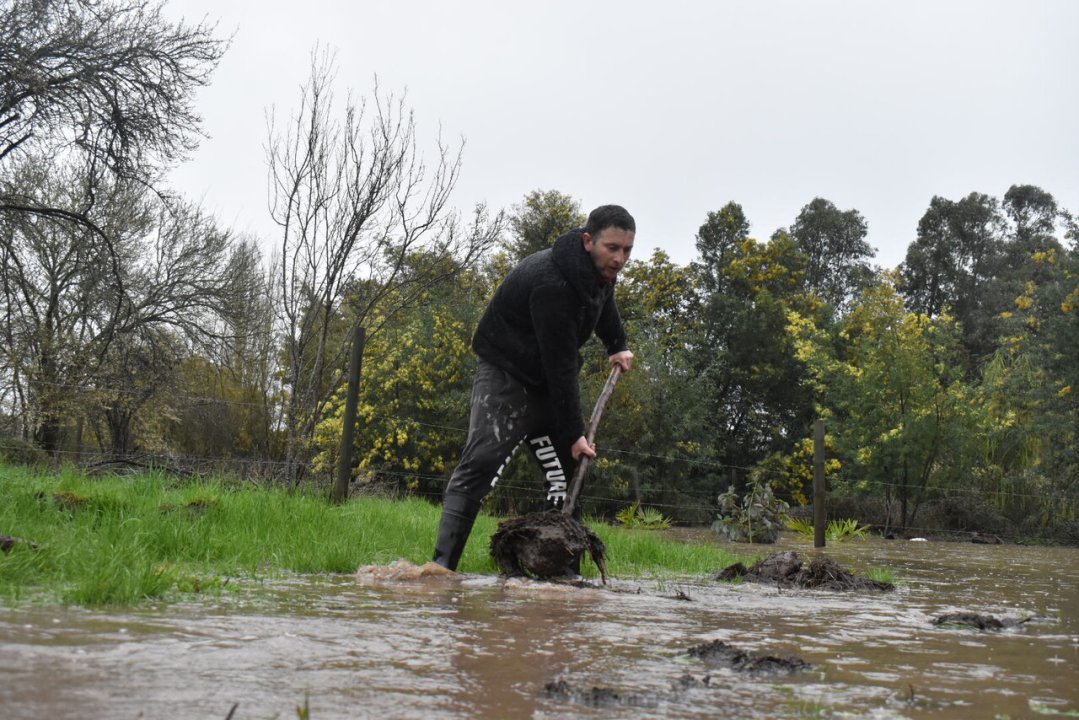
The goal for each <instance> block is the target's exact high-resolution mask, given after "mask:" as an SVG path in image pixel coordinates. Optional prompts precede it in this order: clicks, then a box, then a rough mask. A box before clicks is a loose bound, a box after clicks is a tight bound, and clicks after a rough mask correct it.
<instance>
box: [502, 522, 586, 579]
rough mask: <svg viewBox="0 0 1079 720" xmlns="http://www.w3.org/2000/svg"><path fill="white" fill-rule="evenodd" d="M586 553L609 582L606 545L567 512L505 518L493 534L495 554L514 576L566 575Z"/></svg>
mask: <svg viewBox="0 0 1079 720" xmlns="http://www.w3.org/2000/svg"><path fill="white" fill-rule="evenodd" d="M586 552H587V553H588V554H589V555H591V557H592V561H593V562H594V563H596V567H598V568H599V572H600V576H601V577H602V578H603V584H604V585H606V584H607V548H606V546H604V544H603V541H602V540H600V539H599V536H598V535H596V534H595V533H594V532H592V530H590V529H589V528H588V526H587V525H585V524H584V523H582V522H580V521H579V520H574V519H573V518H572V517H570V516H568V515H566V514H564V513H561V512H550V511H548V512H536V513H529V514H528V515H522V516H521V517H517V518H513V519H511V520H505V521H503V522H502V523H501V524H500V525H499V526H498V530H496V531H495V534H494V535H492V536H491V557H493V558H494V559H495V562H496V563H497V564H498V568H499V570H501V571H502V573H503V574H504V575H509V576H511V577H512V576H520V575H526V576H530V577H534V578H541V579H549V578H559V577H564V576H565V575H566V572H567V568H569V567H570V566H571V565H572V564H573V563H575V562H577V561H578V560H579V559H580V558H581V556H583V555H584V554H585V553H586Z"/></svg>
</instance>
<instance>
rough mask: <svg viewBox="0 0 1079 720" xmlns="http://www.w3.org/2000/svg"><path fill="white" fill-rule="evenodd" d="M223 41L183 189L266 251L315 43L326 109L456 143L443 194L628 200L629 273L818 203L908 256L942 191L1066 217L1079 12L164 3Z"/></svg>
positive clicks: (265, 0)
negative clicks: (333, 77)
mask: <svg viewBox="0 0 1079 720" xmlns="http://www.w3.org/2000/svg"><path fill="white" fill-rule="evenodd" d="M167 11H168V12H169V13H170V14H172V15H173V16H175V17H177V18H179V17H185V18H186V19H188V20H189V21H198V20H201V19H203V18H206V19H208V20H209V21H211V22H216V23H218V27H219V33H220V34H222V35H232V36H233V41H232V45H231V47H230V49H229V51H228V52H227V54H226V55H225V57H224V59H223V60H222V62H221V64H220V66H219V68H218V70H217V73H216V74H215V76H214V80H213V83H212V85H211V86H210V87H208V88H206V89H204V90H203V91H202V92H201V93H200V95H199V99H198V105H199V108H200V111H201V113H202V115H203V118H204V121H205V130H206V131H207V132H208V133H209V135H210V136H211V137H210V139H208V140H206V141H204V142H203V144H202V145H201V147H200V149H199V150H198V152H197V154H196V155H195V157H194V158H193V159H192V161H190V162H189V163H187V164H186V165H184V166H183V167H182V168H179V169H178V170H177V171H176V172H175V173H174V175H173V182H174V184H175V185H176V186H177V187H178V189H180V190H181V191H183V192H184V193H185V194H187V195H188V196H190V197H192V198H195V199H201V200H202V201H203V203H204V205H205V206H206V207H207V208H208V209H210V210H212V211H213V212H215V213H216V214H217V215H218V217H219V219H220V220H221V221H222V222H224V223H226V224H229V225H231V226H233V227H234V228H235V229H237V230H239V231H245V232H250V233H255V234H258V235H259V236H261V237H262V238H263V239H264V240H265V241H267V243H268V245H267V247H269V243H271V242H272V240H273V239H274V238H273V236H274V226H273V225H272V223H271V222H270V220H269V216H268V212H267V210H266V185H267V183H266V163H265V151H264V148H263V146H264V143H265V140H266V115H267V112H268V111H269V110H270V109H271V108H276V112H277V113H278V115H285V116H287V115H288V114H289V113H291V112H292V111H293V110H294V109H295V107H296V105H297V104H298V100H299V87H300V85H301V83H303V82H304V80H305V79H306V76H307V74H308V72H309V69H310V58H311V51H312V49H313V48H314V47H315V45H316V43H321V44H322V45H323V46H325V47H328V48H330V49H332V50H334V51H335V52H336V53H337V61H338V66H339V69H338V78H337V80H338V83H337V86H336V87H337V89H338V92H339V95H341V96H343V95H344V94H345V92H346V91H348V90H351V91H352V92H354V93H355V94H357V95H367V96H369V95H370V93H371V90H372V87H373V81H374V78H375V76H376V75H377V77H378V79H379V83H380V85H381V87H382V89H383V90H386V91H396V92H400V91H402V90H407V99H408V104H409V105H410V106H411V107H412V108H413V109H414V110H415V115H416V120H417V124H418V136H419V139H420V140H421V141H423V142H424V143H425V144H427V145H428V146H430V144H431V143H432V141H433V140H434V138H435V137H436V135H437V133H438V132H439V128H440V127H441V131H442V133H443V135H444V136H445V137H447V138H450V139H455V138H460V137H463V138H464V139H465V142H466V145H465V150H464V165H463V171H462V175H461V178H460V181H459V183H458V185H457V192H456V194H455V203H456V205H457V207H459V208H460V209H462V210H464V211H467V210H468V209H470V208H471V207H472V205H473V204H475V203H476V202H480V201H483V202H486V203H487V204H488V205H489V206H490V207H491V208H494V209H499V208H506V209H509V208H510V207H511V206H512V205H514V204H515V203H519V202H520V201H521V199H522V198H523V197H524V195H525V194H526V193H528V192H529V191H531V190H535V189H543V190H548V189H555V190H559V191H561V192H563V193H567V194H569V195H571V196H573V197H574V198H576V199H578V200H580V201H581V203H582V208H583V209H584V211H585V212H587V211H588V210H589V209H591V208H592V207H594V206H596V205H600V204H603V203H609V202H614V203H619V204H622V205H625V206H626V207H627V208H628V209H629V210H630V212H632V213H633V214H634V216H635V217H636V219H637V250H636V252H635V255H636V257H637V258H638V259H641V258H647V257H648V255H650V254H651V251H652V249H653V248H656V247H662V248H664V249H665V250H666V251H667V252H668V253H669V254H670V255H671V257H672V258H673V260H674V261H675V262H678V263H680V264H685V263H688V262H689V261H691V260H693V259H694V257H695V256H696V248H695V245H694V243H695V236H696V233H697V229H698V228H699V227H700V225H701V224H702V223H703V222H704V220H705V217H706V215H707V213H708V212H709V211H713V210H718V209H719V208H721V207H722V206H723V205H725V204H726V203H727V202H729V201H732V200H733V201H736V202H738V203H740V204H741V205H742V207H743V208H744V210H745V213H746V216H747V218H748V219H749V222H750V223H751V232H752V234H753V235H754V236H755V237H757V238H759V239H762V240H763V239H767V238H768V237H769V236H770V235H771V234H772V232H773V231H774V230H775V229H776V228H778V227H785V226H788V225H790V224H791V222H792V221H793V220H794V218H795V217H796V216H797V214H798V212H799V210H800V209H801V208H802V207H803V206H804V205H806V204H807V203H809V202H810V201H811V200H813V198H815V197H823V198H826V199H828V200H830V201H832V202H833V203H835V204H836V205H837V206H838V207H839V208H841V209H843V210H848V209H856V210H858V211H859V212H861V213H862V215H863V216H864V217H865V218H866V220H867V222H868V224H869V236H868V241H869V243H870V244H871V245H872V246H873V247H875V248H876V249H877V251H878V253H877V257H876V262H877V263H879V264H881V265H883V266H885V267H892V266H894V265H896V264H898V263H899V262H900V261H902V259H903V255H904V253H905V251H906V247H907V245H908V244H909V243H910V241H911V240H913V239H914V236H915V231H916V228H917V224H918V220H919V218H920V217H921V216H922V214H923V213H924V212H925V209H926V208H927V207H928V205H929V201H930V199H931V198H932V197H933V196H934V195H941V196H943V197H946V198H950V199H958V198H960V197H963V196H965V195H967V194H968V193H970V192H974V191H977V192H983V193H987V194H989V195H992V196H994V197H997V198H1000V197H1002V196H1003V194H1004V192H1005V191H1006V190H1007V189H1008V187H1009V186H1011V185H1012V184H1017V183H1018V184H1033V185H1038V186H1040V187H1041V188H1043V189H1045V190H1047V191H1049V192H1050V193H1052V194H1053V195H1054V196H1055V197H1056V199H1057V201H1058V202H1059V203H1060V204H1061V205H1062V206H1064V207H1065V208H1068V209H1069V210H1071V211H1072V212H1079V40H1077V39H1076V31H1077V28H1079V2H1076V1H1073V0H1013V1H1011V2H997V1H993V0H969V1H958V0H955V1H949V0H929V1H925V0H913V1H912V0H902V1H900V0H892V1H891V2H872V1H870V0H849V1H838V0H834V1H828V2H822V1H813V0H792V1H789V2H778V1H770V0H764V1H755V2H750V1H749V0H746V1H744V2H726V1H723V2H720V1H712V2H706V1H705V0H698V1H697V2H679V1H677V0H662V1H661V0H653V1H652V2H637V1H636V0H628V1H625V0H623V1H621V2H608V1H606V0H604V1H602V2H589V1H588V0H572V1H564V0H542V1H540V2H527V3H525V2H509V1H507V0H499V1H491V2H487V1H483V2H472V1H458V2H452V1H449V0H440V1H435V0H431V1H429V0H387V1H382V0H378V1H373V0H360V1H356V2H343V1H340V0H338V1H336V2H335V1H333V0H303V1H302V2H297V0H288V1H287V2H285V1H283V0H169V3H168V5H167Z"/></svg>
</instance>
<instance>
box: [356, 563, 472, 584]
mask: <svg viewBox="0 0 1079 720" xmlns="http://www.w3.org/2000/svg"><path fill="white" fill-rule="evenodd" d="M456 576H457V573H455V572H454V571H452V570H447V569H446V568H444V567H442V566H441V565H439V564H438V563H433V562H429V563H426V564H425V565H416V564H415V563H410V562H409V561H408V560H394V561H393V562H392V563H390V564H389V565H364V566H363V567H361V568H360V569H358V570H357V571H356V579H357V580H359V581H360V582H401V581H409V580H426V579H427V578H452V577H456Z"/></svg>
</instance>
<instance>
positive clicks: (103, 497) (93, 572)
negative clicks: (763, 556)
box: [0, 466, 737, 606]
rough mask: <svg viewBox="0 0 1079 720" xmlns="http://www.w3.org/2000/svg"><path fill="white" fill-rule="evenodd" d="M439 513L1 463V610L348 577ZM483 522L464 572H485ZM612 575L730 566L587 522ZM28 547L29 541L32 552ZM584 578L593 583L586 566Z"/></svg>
mask: <svg viewBox="0 0 1079 720" xmlns="http://www.w3.org/2000/svg"><path fill="white" fill-rule="evenodd" d="M439 513H440V509H439V508H438V507H436V506H433V505H431V504H430V503H427V502H424V501H421V500H390V499H380V498H357V499H353V500H351V501H349V502H348V503H345V504H343V505H332V504H330V503H329V502H327V500H326V499H325V497H323V496H321V495H313V494H311V493H304V492H299V493H293V494H289V493H287V492H285V491H284V490H282V489H280V488H263V487H254V486H251V485H242V484H238V483H233V482H228V481H225V480H214V481H205V482H198V483H193V482H189V481H177V480H174V479H171V478H169V477H166V476H164V475H160V474H153V473H148V474H143V475H138V476H133V477H110V478H89V477H86V476H85V475H83V474H81V473H78V472H76V471H72V470H67V471H63V472H61V473H47V472H40V471H35V470H32V469H28V468H23V467H15V466H0V535H7V536H15V537H18V538H21V539H22V541H21V542H17V543H15V545H14V546H13V547H12V548H11V549H10V550H9V551H7V552H0V602H4V603H8V604H15V603H23V602H43V603H55V602H60V603H65V604H75V605H87V606H95V605H114V604H116V605H129V604H136V603H139V602H141V601H144V600H149V599H154V598H163V599H166V600H169V599H179V598H181V597H183V596H184V595H185V594H188V593H199V592H218V591H221V590H223V589H227V588H229V587H231V586H230V585H229V580H230V579H231V578H258V577H274V576H279V575H282V574H292V573H351V572H354V571H355V570H356V568H357V567H359V566H361V565H368V564H381V563H387V562H391V561H393V560H397V559H399V558H404V559H406V560H410V561H412V562H415V563H423V562H426V561H427V560H428V559H430V554H431V548H432V547H433V543H434V536H435V531H436V528H437V525H438V519H439ZM497 525H498V518H494V517H491V516H487V515H481V516H480V518H479V519H478V520H477V522H476V526H475V529H474V530H473V532H472V538H471V540H470V541H469V544H468V547H467V548H466V550H465V554H464V556H463V557H462V560H461V565H460V567H459V570H461V571H462V572H469V573H486V574H494V573H496V572H497V569H496V567H495V565H494V562H493V561H492V560H491V558H490V557H489V555H488V553H487V550H488V547H487V539H488V538H489V537H490V536H491V534H492V533H493V532H494V531H495V528H496V527H497ZM593 527H594V529H595V530H596V532H597V534H599V535H600V537H601V538H602V539H603V541H604V542H605V543H606V544H607V547H608V554H609V557H610V560H609V568H608V569H609V570H610V572H611V574H612V575H613V576H615V577H622V578H640V577H661V578H662V577H685V576H695V575H698V576H699V575H704V574H707V573H710V572H715V571H716V570H718V569H720V568H722V567H725V566H726V565H728V564H730V563H731V562H734V561H735V560H736V559H737V558H735V557H734V556H733V555H731V554H730V553H728V552H726V551H724V550H722V549H721V548H718V547H715V546H711V545H707V544H685V543H679V542H675V541H671V540H665V539H663V538H660V537H659V536H657V535H655V534H654V533H650V532H648V531H642V530H625V529H622V528H615V527H611V526H608V525H603V524H600V523H593ZM31 543H33V545H31ZM584 572H585V574H586V575H593V576H594V575H595V574H596V571H595V568H594V567H593V566H592V564H591V563H590V562H588V561H586V562H585V568H584Z"/></svg>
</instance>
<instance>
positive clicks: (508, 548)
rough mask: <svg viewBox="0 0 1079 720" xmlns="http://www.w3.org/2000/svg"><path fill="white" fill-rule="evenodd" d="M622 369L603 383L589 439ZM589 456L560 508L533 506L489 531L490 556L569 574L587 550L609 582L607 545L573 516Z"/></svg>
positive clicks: (523, 569)
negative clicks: (532, 508)
mask: <svg viewBox="0 0 1079 720" xmlns="http://www.w3.org/2000/svg"><path fill="white" fill-rule="evenodd" d="M620 373H621V370H620V369H619V367H618V366H617V365H616V366H615V367H613V368H612V369H611V374H610V376H609V377H608V378H607V384H606V385H604V386H603V390H602V392H600V394H599V398H598V399H597V400H596V406H595V408H594V409H593V410H592V417H591V419H590V420H589V421H588V429H587V430H586V435H585V439H586V440H588V444H589V445H591V444H592V443H593V442H594V441H595V438H596V427H597V426H598V425H599V419H600V416H602V415H603V408H604V406H605V405H606V404H607V400H608V399H610V397H611V393H612V392H614V386H615V383H617V382H618V376H619V374H620ZM587 470H588V458H587V457H582V458H581V459H580V460H579V461H578V463H577V470H576V472H574V473H573V478H572V479H571V481H570V485H569V488H568V489H567V491H566V500H565V502H564V503H563V505H562V511H561V512H558V511H554V512H552V511H544V512H534V513H529V514H528V515H522V516H521V517H517V518H513V519H511V520H506V521H504V522H502V523H501V524H500V525H499V526H498V530H496V531H495V534H494V535H492V536H491V557H493V558H494V559H495V562H496V563H497V564H498V567H499V569H500V570H501V571H502V572H503V573H504V574H506V575H511V576H512V575H531V576H533V577H537V578H558V577H565V575H566V572H567V569H570V568H572V567H573V566H574V565H575V564H576V563H577V562H578V561H579V559H580V557H581V556H582V555H583V554H584V553H585V552H588V553H589V554H590V555H591V556H592V561H593V562H595V563H596V567H597V568H599V572H600V576H601V577H602V578H603V583H604V584H606V583H607V548H606V547H605V546H604V545H603V541H602V540H600V539H599V536H598V535H596V534H595V533H594V532H592V530H590V529H589V528H588V526H587V525H585V524H584V523H583V522H581V521H580V520H577V519H575V518H574V517H573V512H574V510H575V509H576V507H577V500H578V498H579V496H580V493H581V485H582V484H583V482H584V475H585V472H586V471H587Z"/></svg>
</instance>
